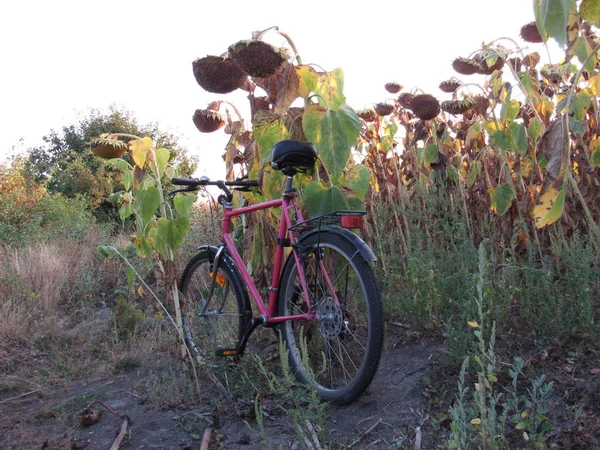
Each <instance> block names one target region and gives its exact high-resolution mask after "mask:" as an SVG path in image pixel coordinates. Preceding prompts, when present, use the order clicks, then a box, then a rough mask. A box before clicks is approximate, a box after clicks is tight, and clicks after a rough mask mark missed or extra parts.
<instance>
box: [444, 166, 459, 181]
mask: <svg viewBox="0 0 600 450" xmlns="http://www.w3.org/2000/svg"><path fill="white" fill-rule="evenodd" d="M446 176H447V177H448V179H449V180H451V181H458V170H457V169H456V167H454V166H452V165H450V166H447V167H446Z"/></svg>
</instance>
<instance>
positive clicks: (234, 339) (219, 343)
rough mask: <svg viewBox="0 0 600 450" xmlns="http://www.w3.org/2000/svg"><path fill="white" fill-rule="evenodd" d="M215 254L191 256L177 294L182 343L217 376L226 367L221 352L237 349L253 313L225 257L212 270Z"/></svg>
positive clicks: (238, 277) (209, 251)
mask: <svg viewBox="0 0 600 450" xmlns="http://www.w3.org/2000/svg"><path fill="white" fill-rule="evenodd" d="M215 253H216V252H215V249H212V248H206V249H203V250H201V251H200V252H198V253H197V254H196V255H194V257H193V258H192V259H191V260H190V261H189V263H188V264H187V266H186V268H185V270H184V271H183V276H182V279H181V285H180V290H181V292H182V294H183V296H184V299H185V303H184V305H185V306H184V308H183V309H182V320H183V330H184V336H185V341H186V343H187V345H188V347H189V348H190V350H191V352H192V354H193V355H194V356H195V357H199V358H200V360H201V361H202V362H203V363H204V364H205V366H206V367H207V368H209V369H211V370H212V371H214V372H220V371H222V370H223V369H225V368H226V367H227V365H228V364H227V363H228V359H227V358H226V357H224V356H223V355H222V353H223V351H224V350H233V349H235V348H236V346H237V344H238V342H239V341H240V339H241V337H242V336H243V334H244V332H245V330H246V329H247V327H248V323H249V321H250V317H251V315H252V313H251V310H250V304H249V300H248V293H247V292H246V290H245V289H244V286H243V283H242V281H241V279H240V276H239V274H238V272H237V270H236V269H235V267H234V266H233V264H232V263H231V262H230V261H229V260H228V259H227V257H226V256H224V257H222V258H221V260H220V262H219V263H218V267H215ZM211 289H212V293H211Z"/></svg>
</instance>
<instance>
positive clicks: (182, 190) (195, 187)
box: [167, 186, 200, 197]
mask: <svg viewBox="0 0 600 450" xmlns="http://www.w3.org/2000/svg"><path fill="white" fill-rule="evenodd" d="M199 189H200V187H199V186H188V187H185V188H180V189H174V190H172V191H169V192H168V193H167V194H168V195H169V197H172V196H173V195H175V194H177V193H178V192H194V191H197V190H199Z"/></svg>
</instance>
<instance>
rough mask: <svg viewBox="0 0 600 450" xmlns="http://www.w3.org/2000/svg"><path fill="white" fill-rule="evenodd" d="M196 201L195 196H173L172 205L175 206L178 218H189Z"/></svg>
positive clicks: (179, 194)
mask: <svg viewBox="0 0 600 450" xmlns="http://www.w3.org/2000/svg"><path fill="white" fill-rule="evenodd" d="M196 199H197V196H196V194H187V195H183V194H182V193H178V194H177V195H175V198H174V199H173V205H174V206H175V211H177V214H178V215H179V217H190V213H191V212H192V208H193V207H194V203H195V202H196Z"/></svg>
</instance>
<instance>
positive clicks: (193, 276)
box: [172, 140, 384, 404]
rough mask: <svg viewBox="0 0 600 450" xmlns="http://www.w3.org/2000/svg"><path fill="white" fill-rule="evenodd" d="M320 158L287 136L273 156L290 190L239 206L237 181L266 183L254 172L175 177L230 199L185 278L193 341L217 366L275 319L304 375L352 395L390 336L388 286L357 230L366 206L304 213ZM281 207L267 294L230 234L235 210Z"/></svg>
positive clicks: (331, 392)
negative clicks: (303, 183) (300, 197)
mask: <svg viewBox="0 0 600 450" xmlns="http://www.w3.org/2000/svg"><path fill="white" fill-rule="evenodd" d="M316 159H317V151H316V149H315V147H314V146H313V145H312V144H309V143H304V142H298V141H292V140H286V141H282V142H279V143H278V144H276V145H275V146H274V147H273V159H272V163H271V164H272V167H273V168H275V169H276V170H281V171H282V173H283V174H284V175H285V176H286V186H285V190H284V192H283V195H282V197H281V198H280V199H277V200H271V201H266V202H263V203H259V204H254V205H250V206H245V207H240V208H234V207H233V205H232V198H233V195H232V192H231V191H230V188H231V189H234V190H248V189H250V188H251V187H255V186H258V183H257V182H256V181H252V180H243V181H222V180H220V181H210V180H209V179H208V178H206V177H202V178H199V179H198V178H175V179H173V180H172V181H173V184H175V185H180V186H186V188H183V189H177V191H193V190H197V189H200V188H202V187H206V186H218V187H219V188H220V189H221V190H222V191H223V194H222V195H220V196H219V200H218V201H219V203H220V204H221V205H222V206H223V209H224V212H223V219H222V234H221V238H222V243H221V245H220V246H219V247H215V246H209V245H203V246H201V247H199V248H198V251H197V253H196V254H195V255H194V256H193V257H192V258H191V260H190V261H189V262H188V264H187V266H186V268H185V270H184V272H183V275H182V278H181V283H180V290H181V292H182V294H183V296H184V299H185V302H184V306H183V310H182V314H183V324H184V330H185V337H186V341H187V344H188V345H189V347H190V349H191V351H192V352H193V353H194V354H195V355H196V356H198V357H200V358H201V360H203V361H204V362H205V363H206V365H207V366H208V367H210V368H212V369H215V370H216V369H217V368H219V367H220V366H223V364H222V363H223V362H224V361H226V360H227V359H228V357H229V358H231V357H234V358H239V357H241V356H242V355H243V353H244V350H245V348H246V344H247V342H248V338H249V337H250V335H251V334H252V332H253V331H254V330H255V329H256V327H257V326H259V325H262V326H265V327H276V328H278V329H279V332H280V333H281V336H282V338H283V340H284V342H285V344H286V345H287V349H288V353H289V362H290V367H291V369H292V371H293V372H294V373H295V375H296V377H297V379H298V380H299V381H300V382H302V383H306V384H308V385H310V386H312V387H314V388H315V389H316V390H317V391H318V393H319V395H320V397H321V399H322V400H323V401H327V402H332V403H335V404H346V403H349V402H351V401H353V400H354V399H356V398H357V397H358V396H359V395H361V394H362V393H363V392H364V391H365V389H367V387H368V386H369V384H370V383H371V381H372V379H373V377H374V375H375V373H376V371H377V366H378V364H379V360H380V357H381V351H382V348H383V336H384V327H383V312H382V306H381V295H380V292H379V289H378V285H377V282H376V279H375V276H374V274H373V271H372V269H371V267H370V263H372V262H373V261H375V260H376V258H375V255H374V254H373V252H372V251H371V249H370V248H369V247H368V246H367V244H366V243H365V242H364V241H363V240H362V239H361V238H360V237H359V236H358V235H356V234H355V233H353V232H351V231H350V230H349V228H357V227H361V226H362V219H363V217H362V216H363V215H364V212H355V211H337V212H334V213H330V214H325V215H323V216H319V217H315V218H312V219H308V220H305V219H304V218H303V215H302V212H301V210H300V207H299V206H298V204H297V201H296V190H295V189H294V188H293V187H292V183H293V177H294V175H295V174H296V173H298V172H304V171H306V170H308V169H309V168H312V167H313V166H314V164H315V162H316ZM278 207H281V218H280V223H279V232H278V234H277V238H276V239H277V247H276V253H275V261H274V264H273V276H272V281H271V285H270V287H269V288H268V299H267V301H266V302H265V300H264V299H263V296H262V295H261V293H260V292H259V290H258V289H257V287H256V285H255V283H254V282H253V280H252V277H251V276H250V274H249V273H248V270H247V268H246V264H245V263H244V261H243V259H242V257H241V256H240V254H239V252H238V250H237V248H236V245H235V243H234V240H233V238H232V236H231V231H232V219H233V218H235V217H239V216H241V215H243V214H250V213H252V212H255V211H259V210H266V209H269V208H278ZM286 254H287V259H286V261H285V263H284V256H285V255H286ZM248 292H249V293H250V295H248ZM265 296H267V293H265ZM250 298H251V299H252V300H253V302H254V304H255V306H256V309H257V310H258V311H257V312H258V314H257V315H254V314H253V312H252V308H251V305H250Z"/></svg>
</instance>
